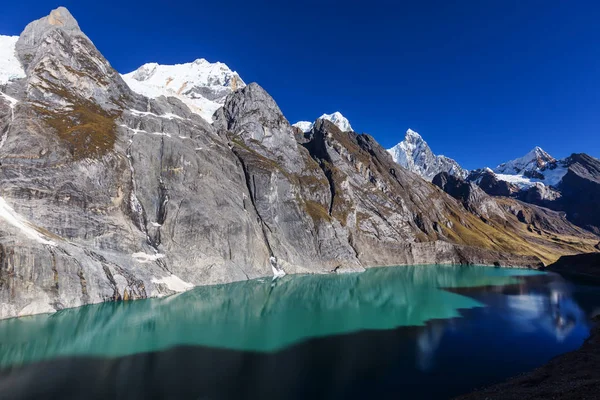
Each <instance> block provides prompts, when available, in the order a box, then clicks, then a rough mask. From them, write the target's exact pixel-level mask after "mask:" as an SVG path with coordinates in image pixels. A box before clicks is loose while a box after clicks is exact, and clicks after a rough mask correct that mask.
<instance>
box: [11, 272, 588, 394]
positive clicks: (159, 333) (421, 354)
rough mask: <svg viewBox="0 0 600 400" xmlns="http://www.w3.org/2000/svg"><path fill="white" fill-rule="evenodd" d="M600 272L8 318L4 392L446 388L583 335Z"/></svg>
mask: <svg viewBox="0 0 600 400" xmlns="http://www.w3.org/2000/svg"><path fill="white" fill-rule="evenodd" d="M598 311H600V287H598V286H586V285H582V284H577V283H573V282H569V281H567V280H565V279H564V278H562V277H560V276H559V275H556V274H552V273H541V272H536V271H530V270H523V269H501V268H492V267H479V266H436V265H428V266H406V267H404V266H403V267H387V268H374V269H369V270H367V271H366V272H364V273H361V274H340V275H309V276H286V277H283V278H281V279H278V280H275V281H272V280H271V279H258V280H253V281H247V282H239V283H232V284H227V285H217V286H207V287H200V288H196V289H193V290H191V291H188V292H186V293H182V294H179V295H175V296H171V297H166V298H161V299H148V300H140V301H135V302H120V303H105V304H100V305H91V306H85V307H81V308H77V309H69V310H63V311H61V312H58V313H56V314H52V315H38V316H33V317H25V318H19V319H10V320H4V321H0V398H2V399H12V398H15V399H17V398H18V399H21V398H86V399H88V398H90V399H91V398H111V399H121V398H122V399H134V398H173V399H188V398H189V399H244V398H247V399H257V398H266V399H271V398H281V399H318V398H323V399H368V398H378V399H381V398H390V399H391V398H394V399H397V398H407V399H419V398H422V399H446V398H450V397H452V396H455V395H459V394H463V393H467V392H469V391H471V390H473V389H475V388H478V387H481V386H485V385H489V384H493V383H496V382H501V381H503V380H505V379H507V378H509V377H511V376H514V375H516V374H519V373H521V372H525V371H529V370H532V369H534V368H535V367H537V366H540V365H542V364H544V363H545V362H547V361H548V360H550V359H551V358H552V357H554V356H556V355H559V354H561V353H564V352H567V351H571V350H574V349H576V348H578V347H579V346H580V345H581V344H582V343H583V341H584V340H585V338H586V337H587V336H588V334H589V329H590V323H589V318H590V316H591V315H592V314H593V313H597V312H598Z"/></svg>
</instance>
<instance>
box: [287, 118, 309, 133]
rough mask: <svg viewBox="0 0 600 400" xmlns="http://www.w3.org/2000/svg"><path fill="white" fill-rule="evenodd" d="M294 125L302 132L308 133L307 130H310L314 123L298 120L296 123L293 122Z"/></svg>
mask: <svg viewBox="0 0 600 400" xmlns="http://www.w3.org/2000/svg"><path fill="white" fill-rule="evenodd" d="M292 126H295V127H296V128H298V129H300V130H301V131H302V132H304V133H306V132H310V131H311V130H312V128H313V126H314V123H312V122H308V121H298V122H296V123H295V124H293V125H292Z"/></svg>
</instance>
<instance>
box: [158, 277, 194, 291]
mask: <svg viewBox="0 0 600 400" xmlns="http://www.w3.org/2000/svg"><path fill="white" fill-rule="evenodd" d="M152 283H155V284H157V285H160V284H163V285H165V286H167V288H169V290H172V291H174V292H185V291H186V290H190V289H191V288H193V287H194V285H192V284H191V283H189V282H185V281H183V280H181V278H179V277H178V276H177V275H170V276H165V277H164V278H160V279H157V278H152Z"/></svg>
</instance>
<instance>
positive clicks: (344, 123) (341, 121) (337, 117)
mask: <svg viewBox="0 0 600 400" xmlns="http://www.w3.org/2000/svg"><path fill="white" fill-rule="evenodd" d="M319 119H326V120H327V121H331V122H333V124H334V125H335V126H337V127H338V128H340V130H341V131H342V132H352V131H353V129H352V125H350V121H348V119H347V118H346V117H344V116H343V115H342V113H340V112H339V111H336V112H334V113H333V114H323V115H321V116H320V117H319Z"/></svg>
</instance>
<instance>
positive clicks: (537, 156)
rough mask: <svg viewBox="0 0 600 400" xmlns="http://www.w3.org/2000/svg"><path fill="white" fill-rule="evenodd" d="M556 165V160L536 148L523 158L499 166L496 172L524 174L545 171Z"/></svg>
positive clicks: (539, 148)
mask: <svg viewBox="0 0 600 400" xmlns="http://www.w3.org/2000/svg"><path fill="white" fill-rule="evenodd" d="M555 163H556V159H555V158H554V157H552V156H551V155H550V154H548V153H547V152H545V151H544V150H543V149H542V148H541V147H539V146H536V147H534V148H533V149H532V150H531V151H529V152H528V153H527V154H525V155H524V156H523V157H520V158H517V159H514V160H511V161H508V162H506V163H503V164H500V165H498V166H497V167H496V168H495V169H494V172H497V173H500V174H522V173H524V172H525V171H535V170H537V169H544V168H546V167H547V166H550V165H552V164H555Z"/></svg>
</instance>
